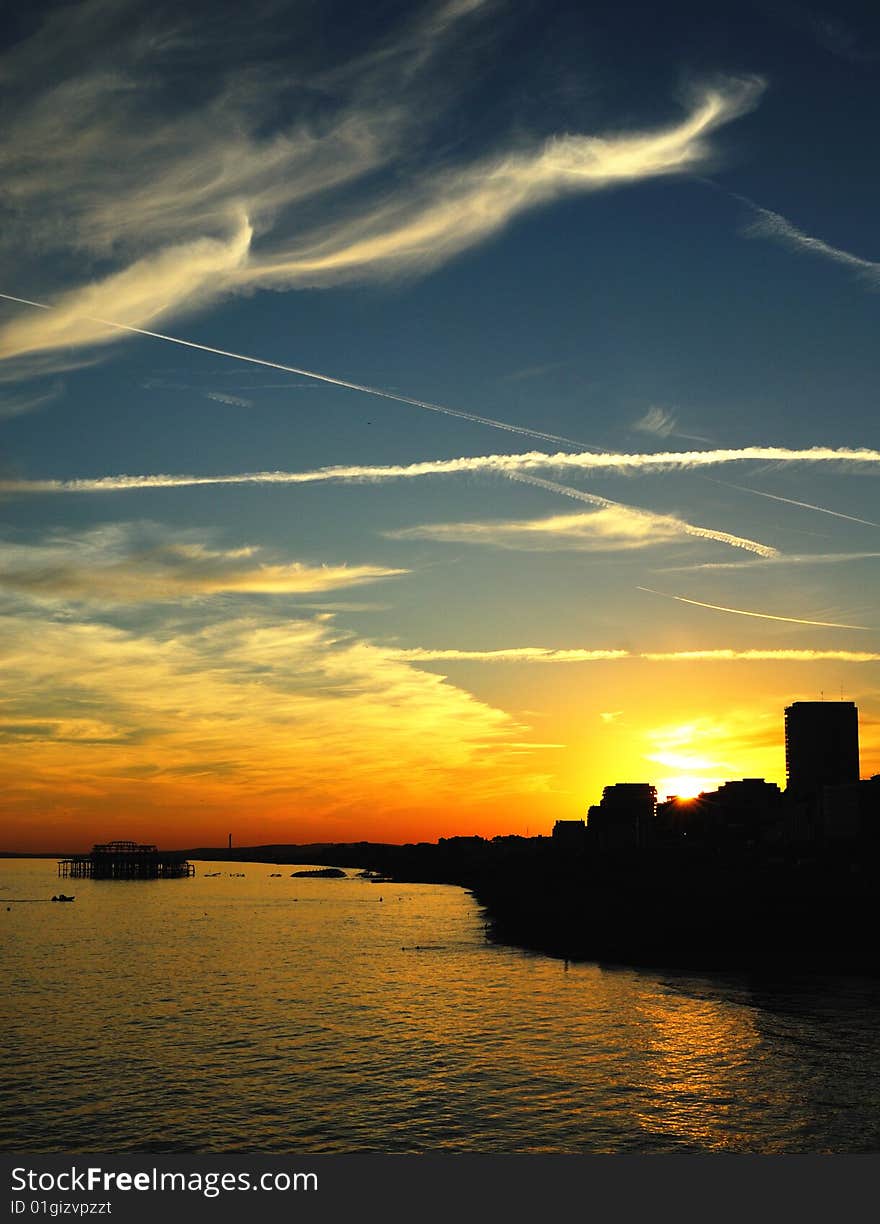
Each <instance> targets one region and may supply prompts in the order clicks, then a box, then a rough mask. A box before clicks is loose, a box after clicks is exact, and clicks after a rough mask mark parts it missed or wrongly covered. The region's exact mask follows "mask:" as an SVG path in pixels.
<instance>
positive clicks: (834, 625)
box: [636, 586, 871, 633]
mask: <svg viewBox="0 0 880 1224" xmlns="http://www.w3.org/2000/svg"><path fill="white" fill-rule="evenodd" d="M636 590H637V591H647V593H648V594H649V595H660V596H662V597H663V599H675V600H677V601H678V602H679V603H686V604H693V606H694V607H695V608H711V609H712V611H713V612H733V613H735V614H736V615H737V616H755V617H757V618H758V619H759V620H772V621H786V622H787V623H788V624H791V625H819V626H821V628H823V629H864V630H866V631H867V632H869V633H870V632H871V626H870V625H841V624H839V623H838V622H837V621H819V620H801V619H800V617H797V616H773V615H772V614H771V613H770V612H746V611H745V609H744V608H725V607H723V606H722V605H721V604H711V603H703V602H702V601H701V600H699V599H685V597H684V596H683V595H670V594H668V592H666V591H655V590H653V589H652V588H651V587H643V586H640V587H636Z"/></svg>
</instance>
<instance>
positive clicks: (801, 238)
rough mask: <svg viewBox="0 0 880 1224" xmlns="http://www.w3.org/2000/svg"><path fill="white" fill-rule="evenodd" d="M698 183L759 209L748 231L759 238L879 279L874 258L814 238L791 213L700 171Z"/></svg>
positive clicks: (696, 176) (878, 267) (749, 206)
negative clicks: (718, 181)
mask: <svg viewBox="0 0 880 1224" xmlns="http://www.w3.org/2000/svg"><path fill="white" fill-rule="evenodd" d="M694 178H695V180H696V181H697V182H698V183H702V184H703V186H704V187H711V188H712V190H713V191H717V192H720V193H721V194H722V195H726V196H728V197H729V198H730V199H732V200H737V201H738V202H739V203H740V204H744V205H745V206H746V208H748V209H750V210H751V212H753V213H755V214H756V215H757V216H758V217H759V218H760V220H758V221H756V222H754V224H753V225H751V226H749V228H748V230H746V233H747V234H748V235H755V236H756V237H758V238H770V239H776V240H777V241H778V242H781V243H783V244H784V245H785V246H788V247H790V248H793V249H795V250H801V251H806V252H807V254H809V255H818V256H820V257H821V258H823V259H830V260H831V261H832V262H833V263H838V264H843V265H844V266H845V267H848V268H854V269H856V270H857V271H858V272H859V273H861V274H862V276H864V277H866V278H867V279H869V280H873V281H876V280H877V279H878V277H880V263H877V262H876V261H875V260H873V259H865V258H863V257H862V256H861V255H853V253H852V252H851V251H844V250H843V249H842V248H841V247H836V246H832V245H831V243H830V242H825V241H824V240H823V239H822V238H814V237H813V235H812V234H806V233H804V231H803V230H801V229H798V227H797V226H796V225H794V224H793V223H792V222H791V221H789V219H788V218H787V217H783V215H782V213H777V212H773V211H772V209H770V208H763V207H762V206H761V205H760V204H758V203H756V202H755V201H754V200H752V199H751V198H750V197H749V196H747V195H743V194H742V193H741V192H739V191H731V190H730V188H728V187H722V186H721V185H720V184H719V183H716V182H714V181H713V180H712V179H707V178H702V177H701V176H700V175H695V176H694Z"/></svg>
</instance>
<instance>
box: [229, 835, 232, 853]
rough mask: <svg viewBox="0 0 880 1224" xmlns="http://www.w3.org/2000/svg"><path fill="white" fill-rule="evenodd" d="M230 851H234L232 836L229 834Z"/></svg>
mask: <svg viewBox="0 0 880 1224" xmlns="http://www.w3.org/2000/svg"><path fill="white" fill-rule="evenodd" d="M229 849H230V850H231V849H232V834H231V833H230V834H229Z"/></svg>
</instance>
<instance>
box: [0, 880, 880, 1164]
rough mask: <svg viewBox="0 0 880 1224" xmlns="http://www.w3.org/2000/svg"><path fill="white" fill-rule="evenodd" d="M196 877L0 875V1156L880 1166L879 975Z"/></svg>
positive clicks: (371, 892)
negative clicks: (712, 1160) (488, 923)
mask: <svg viewBox="0 0 880 1224" xmlns="http://www.w3.org/2000/svg"><path fill="white" fill-rule="evenodd" d="M197 870H198V875H197V877H196V879H194V880H168V881H155V882H144V883H118V882H99V881H88V880H76V881H58V880H57V879H56V876H55V864H54V862H49V861H39V860H27V861H21V860H18V861H14V860H13V861H10V860H6V861H0V920H2V953H0V954H2V983H3V1002H2V1010H3V1012H4V1015H3V1017H2V1028H3V1041H2V1043H0V1051H2V1052H0V1085H2V1086H0V1147H2V1149H3V1150H7V1151H9V1150H13V1151H14V1150H19V1151H26V1150H30V1151H44V1152H49V1151H69V1152H88V1151H101V1152H124V1151H152V1152H243V1151H246V1152H267V1153H271V1152H303V1153H318V1152H508V1153H511V1152H586V1153H597V1152H705V1151H735V1152H768V1153H769V1152H815V1151H820V1152H864V1151H880V983H877V982H874V981H868V980H861V979H852V978H843V979H815V978H812V979H807V978H786V977H785V976H784V975H783V973H782V970H780V976H779V977H778V979H776V980H772V981H771V980H767V979H762V980H758V979H754V980H753V979H749V978H745V977H730V976H726V977H714V976H713V977H709V976H704V975H700V976H682V975H680V974H677V975H675V976H673V975H664V974H662V973H656V972H637V971H634V970H629V969H609V968H602V967H599V966H596V965H589V964H584V965H570V966H568V967H567V968H566V966H565V965H564V964H563V963H562V962H561V961H557V960H553V959H550V958H545V957H541V956H535V955H531V954H527V953H522V952H519V951H516V950H513V949H510V948H501V947H497V946H493V945H492V944H490V943H488V942H487V941H486V938H485V934H484V927H483V919H482V916H481V911H480V909H479V907H478V906H477V905H476V904H475V902H474V901H473V900H472V898H470V897H469V896H468V895H467V894H466V893H464V892H462V891H461V890H460V889H457V888H452V887H444V886H434V885H396V884H390V885H389V884H381V885H379V884H371V883H368V882H366V881H362V880H358V879H345V880H316V879H311V880H309V879H300V880H294V879H291V878H290V872H291V871H292V870H294V869H293V868H291V867H277V868H276V867H271V866H268V865H262V864H259V865H255V864H236V863H229V864H224V863H216V864H202V863H200V864H198V865H197ZM215 871H219V872H221V873H222V874H221V875H219V876H217V877H214V878H208V876H207V874H206V873H208V872H215ZM273 871H280V872H282V875H281V877H280V878H272V876H271V874H270V873H271V872H273ZM236 872H244V873H245V874H244V877H243V878H242V877H238V876H236V875H233V874H232V873H236ZM59 888H61V889H63V890H64V891H65V892H67V893H74V894H75V895H76V901H75V903H74V904H73V905H58V904H55V905H53V904H46V903H34V904H19V903H16V902H15V901H14V900H13V899H14V898H31V897H32V898H47V897H51V895H52V894H53V893H54V892H57V891H59Z"/></svg>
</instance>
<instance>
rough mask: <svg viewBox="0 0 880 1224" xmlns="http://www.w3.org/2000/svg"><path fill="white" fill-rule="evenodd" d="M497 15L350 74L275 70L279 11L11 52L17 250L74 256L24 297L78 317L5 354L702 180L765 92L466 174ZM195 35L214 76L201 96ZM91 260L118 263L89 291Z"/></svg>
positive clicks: (491, 153)
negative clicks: (485, 35)
mask: <svg viewBox="0 0 880 1224" xmlns="http://www.w3.org/2000/svg"><path fill="white" fill-rule="evenodd" d="M488 8H489V6H488V5H484V4H480V3H477V0H457V2H454V3H445V4H439V5H436V4H435V5H429V6H426V7H424V8H420V9H418V10H417V11H416V12H415V13H412V12H410V13H407V14H405V15H404V17H403V18H402V19H401V20H400V21H399V23H398V26H397V29H396V30H393V31H392V32H391V33H389V34H386V35H383V36H377V37H376V39H375V41H374V44H373V45H372V46H370V47H368V48H367V50H366V51H365V52H364V53H362V54H359V55H358V56H357V57H356V58H354V59H352V60H351V61H349V62H345V61H342V60H340V59H339V55H338V52H337V53H336V60H335V62H334V63H332V64H330V63H328V64H326V65H323V66H317V67H316V66H315V64H314V63H312V64H310V65H307V63H306V61H305V60H303V62H302V63H299V62H297V60H296V56H295V55H294V57H293V60H289V61H288V62H285V61H284V59H283V58H282V57H280V56H279V57H278V58H277V59H276V58H275V55H276V54H277V53H276V52H274V50H273V46H272V42H273V40H272V38H271V36H270V34H269V30H270V29H271V27H272V25H273V22H272V21H267V22H266V23H265V28H263V26H262V25H261V20H260V6H259V5H258V6H257V9H256V10H254V11H251V10H248V11H247V12H245V11H244V10H243V11H242V12H241V13H240V14H232V16H231V17H230V21H231V22H232V24H231V25H230V26H229V29H228V30H224V31H223V33H222V34H221V33H219V32H218V31H217V30H216V29H214V28H213V27H211V26H210V25H207V26H205V25H204V23H203V26H201V27H199V28H198V29H197V28H196V26H195V20H196V19H195V18H194V17H193V16H191V15H189V14H187V13H186V11H185V10H183V9H179V10H175V11H174V15H173V22H172V24H171V25H170V26H169V27H168V28H164V27H163V26H162V25H161V22H162V21H163V20H166V19H167V14H165V15H164V16H163V15H162V14H157V13H155V12H153V11H150V10H149V9H147V7H146V6H145V5H141V4H137V3H127V4H117V5H116V6H110V9H112V12H110V11H109V10H108V6H107V5H106V4H104V3H102V2H101V0H87V2H86V3H84V4H82V5H80V6H79V7H78V9H77V11H76V12H65V11H63V10H62V11H59V12H54V13H52V14H51V15H50V17H49V18H48V19H47V20H46V21H45V22H44V24H43V26H42V28H41V29H38V30H37V32H36V33H34V34H33V35H31V37H30V38H27V39H25V40H23V41H22V42H20V43H19V44H17V45H15V46H13V47H12V48H11V50H10V51H8V52H7V54H6V56H5V57H4V58H2V59H0V76H3V77H5V78H6V79H7V80H12V81H14V82H15V85H16V88H15V90H14V91H13V92H12V94H11V96H10V101H9V104H8V106H7V110H6V113H5V115H4V136H5V140H4V146H3V150H2V151H0V181H2V184H3V188H2V190H3V201H4V203H5V205H6V212H5V215H4V219H5V222H6V224H5V225H4V226H3V231H2V234H0V244H3V243H5V247H6V250H7V253H9V254H12V255H14V256H16V257H17V256H18V255H19V254H21V252H26V253H29V254H35V253H36V254H38V255H39V256H40V257H45V255H46V254H47V253H50V252H51V253H52V254H53V255H54V256H56V257H55V258H53V259H52V260H51V261H49V260H46V259H45V258H42V259H41V264H42V267H43V268H47V267H51V268H57V270H58V271H57V275H58V281H57V283H56V284H55V285H52V284H47V283H46V282H45V280H44V281H43V283H42V285H41V286H40V287H39V291H38V290H35V289H34V288H33V287H32V285H31V284H30V283H28V284H27V285H11V284H8V285H5V286H3V288H5V289H7V290H9V291H12V290H14V289H18V290H19V292H21V293H24V292H27V293H28V294H29V295H31V296H39V297H46V296H48V297H50V298H51V299H52V300H53V301H54V302H55V303H56V304H57V306H58V310H57V311H56V313H55V314H54V315H51V316H50V315H44V314H40V315H21V316H19V317H17V318H13V319H12V320H11V321H9V322H7V323H5V324H4V325H3V326H0V354H2V355H3V356H4V357H6V358H7V359H8V358H14V357H20V356H22V355H27V354H34V353H47V352H61V351H62V350H65V349H68V348H71V347H74V348H76V347H81V346H85V345H99V344H106V343H108V342H109V341H112V340H119V339H121V338H122V334H123V333H122V332H120V331H111V330H108V328H107V327H106V326H105V325H103V324H102V323H101V322H99V320H102V319H103V320H110V321H113V322H117V323H123V324H128V325H130V326H133V327H143V326H145V325H146V324H148V323H149V322H150V321H151V320H153V319H155V318H157V317H159V316H162V317H163V318H167V317H170V316H172V315H177V314H180V313H182V312H185V311H190V310H192V309H194V308H197V307H201V306H204V305H206V304H208V303H209V302H212V301H216V300H218V299H220V298H222V297H223V296H226V295H228V294H231V293H237V292H250V291H252V290H253V289H255V288H262V287H270V288H276V289H289V288H302V287H315V286H327V285H333V284H337V283H340V282H350V281H363V280H371V279H376V278H386V277H389V276H395V275H398V274H401V273H406V274H412V273H422V272H424V271H426V270H428V269H430V268H432V267H434V266H435V265H437V264H439V263H442V262H444V261H446V260H448V259H450V258H452V257H453V256H455V255H457V254H458V253H460V252H461V251H463V250H465V249H466V248H468V247H470V246H472V245H474V244H476V243H478V242H481V241H483V240H484V239H485V238H487V237H489V236H490V235H492V234H494V233H496V232H497V231H498V230H499V229H501V228H502V227H504V226H505V225H507V224H508V223H509V222H510V221H512V220H513V219H514V218H515V217H517V216H518V215H520V214H522V213H523V212H524V211H526V210H528V209H531V208H535V207H538V206H540V205H545V204H547V203H549V202H551V201H553V200H555V199H558V198H560V197H562V196H565V195H569V194H574V193H583V192H592V191H597V190H601V189H606V188H610V187H615V186H619V185H623V184H626V183H635V182H639V181H642V180H646V179H653V178H656V177H659V176H667V175H674V174H682V173H687V172H691V171H693V170H694V169H695V168H697V167H699V166H700V165H702V164H703V163H704V162H705V161H706V160H707V159H708V158H709V156H710V155H711V153H712V148H711V142H710V137H711V136H712V134H713V133H714V132H715V131H716V130H717V129H718V128H720V127H722V126H723V125H725V124H728V123H730V122H731V121H733V120H734V119H736V118H738V117H739V116H741V115H743V114H745V113H746V112H748V111H750V110H751V109H753V108H754V106H756V105H757V102H758V99H759V97H760V94H761V91H762V88H763V85H762V82H760V81H759V80H757V79H756V78H752V77H745V78H734V77H728V78H723V79H719V80H717V81H715V82H713V83H710V84H707V85H705V86H703V87H702V88H700V89H695V90H694V91H693V94H692V96H691V98H690V100H689V101H688V103H687V105H686V108H685V113H684V115H683V117H682V118H680V119H679V120H677V121H672V122H667V123H665V124H664V125H660V126H656V127H653V128H637V129H635V130H631V131H628V132H621V131H614V132H613V133H604V134H603V133H595V134H564V135H557V136H551V137H549V138H547V137H545V136H542V135H540V134H536V135H534V136H531V137H529V136H526V135H524V134H523V133H519V134H517V135H516V136H515V137H514V136H512V135H511V134H510V133H508V132H502V131H499V133H498V135H497V136H496V138H495V141H494V142H493V145H492V147H489V148H484V149H483V150H482V151H477V152H473V153H468V154H467V155H460V156H459V158H458V161H457V162H453V161H451V160H450V157H449V154H448V153H445V154H444V155H443V156H442V157H441V155H440V154H439V151H437V150H436V148H435V145H436V134H435V126H434V125H435V124H437V123H439V122H440V120H441V119H442V116H443V114H444V113H445V108H446V105H447V104H450V99H451V96H452V95H454V93H455V90H454V80H456V79H457V77H456V73H461V72H464V71H465V68H464V67H456V58H455V56H454V55H452V54H451V48H454V47H457V48H459V49H460V48H462V47H466V46H467V44H466V43H465V40H469V41H470V40H473V37H474V32H475V30H476V29H477V28H478V25H479V22H480V21H481V20H482V17H481V14H482V11H483V9H488ZM123 13H126V14H128V19H127V20H125V19H123V17H122V14H123ZM276 16H277V15H276ZM285 21H286V23H287V26H288V28H287V30H286V33H287V35H288V36H292V35H293V34H294V33H295V30H296V27H297V23H298V22H302V23H303V37H304V39H306V38H307V35H308V30H307V27H306V25H305V23H304V21H303V15H302V14H301V13H298V12H297V11H296V10H295V9H291V10H290V11H289V12H287V11H285ZM89 29H91V31H92V38H91V39H90V38H89V37H88V36H87V32H88V31H89ZM236 31H237V32H238V34H239V35H240V36H241V37H246V39H247V47H248V52H249V55H248V57H247V59H246V61H245V62H243V61H242V58H241V57H240V56H239V55H238V54H237V52H238V50H239V45H238V43H237V42H236ZM195 42H198V45H199V48H200V55H201V56H202V58H203V59H204V60H205V61H206V62H208V63H210V64H211V66H212V71H211V72H210V73H205V75H204V77H203V79H202V80H201V81H200V83H199V88H198V89H193V90H188V91H186V92H183V91H181V90H180V88H179V79H180V73H181V72H182V71H185V68H186V54H187V47H188V46H191V45H193V44H194V43H195ZM233 48H234V49H235V52H236V54H233V53H232V49H233ZM441 55H445V56H446V58H445V60H443V61H442V67H443V72H442V73H440V71H439V69H438V68H437V65H438V64H439V63H440V62H441V61H440V60H439V59H438V57H440V56H441ZM459 58H461V57H459ZM450 74H451V76H450ZM295 98H299V99H300V101H299V103H298V104H297V105H292V99H295ZM426 98H430V101H431V105H430V106H426V105H425V99H426ZM184 99H187V100H186V101H184ZM318 99H320V105H318V102H317V100H318ZM291 116H293V117H291ZM83 253H85V254H86V255H87V256H89V257H90V258H91V259H92V260H93V261H94V262H95V265H96V268H98V269H100V270H98V271H96V272H95V274H94V277H93V279H91V280H89V281H88V282H82V281H79V282H78V283H76V282H75V281H73V280H72V277H71V268H73V267H76V266H81V265H82V255H83ZM71 256H73V257H74V259H71ZM22 266H25V265H24V263H23V262H22ZM104 269H107V270H106V271H105V270H104Z"/></svg>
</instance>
